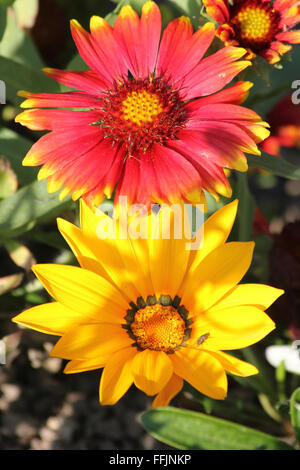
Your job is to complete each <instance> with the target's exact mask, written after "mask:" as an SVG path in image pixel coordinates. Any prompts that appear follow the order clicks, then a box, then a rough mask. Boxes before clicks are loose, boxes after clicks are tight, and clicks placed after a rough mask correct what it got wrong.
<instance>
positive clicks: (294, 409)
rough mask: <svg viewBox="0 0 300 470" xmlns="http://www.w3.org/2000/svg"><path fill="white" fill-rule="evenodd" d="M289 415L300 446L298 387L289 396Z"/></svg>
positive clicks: (299, 389)
mask: <svg viewBox="0 0 300 470" xmlns="http://www.w3.org/2000/svg"><path fill="white" fill-rule="evenodd" d="M290 413H291V419H292V425H293V428H294V431H295V436H296V439H297V441H298V443H299V444H300V387H299V388H297V389H296V390H295V391H294V393H293V394H292V396H291V402H290Z"/></svg>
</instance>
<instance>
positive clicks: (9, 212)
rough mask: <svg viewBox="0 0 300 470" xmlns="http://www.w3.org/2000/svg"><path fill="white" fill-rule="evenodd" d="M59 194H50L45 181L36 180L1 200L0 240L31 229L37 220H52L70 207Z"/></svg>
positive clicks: (68, 202) (69, 202)
mask: <svg viewBox="0 0 300 470" xmlns="http://www.w3.org/2000/svg"><path fill="white" fill-rule="evenodd" d="M71 204H72V202H71V201H70V200H69V199H67V200H66V201H65V202H61V201H60V200H59V198H58V196H57V194H56V193H55V194H49V193H48V192H47V185H46V182H45V181H35V182H34V183H31V184H30V185H28V186H24V187H23V188H21V189H20V190H19V191H17V192H16V193H15V194H13V195H12V196H10V197H9V198H7V199H4V200H3V201H1V202H0V242H1V241H2V240H5V239H7V238H10V237H15V236H17V235H20V234H21V233H24V232H26V231H28V230H30V229H31V228H32V227H33V226H34V225H35V224H36V223H37V222H41V221H45V220H51V219H53V218H55V217H56V216H58V215H59V214H60V213H61V212H62V210H63V209H66V208H68V207H70V205H71Z"/></svg>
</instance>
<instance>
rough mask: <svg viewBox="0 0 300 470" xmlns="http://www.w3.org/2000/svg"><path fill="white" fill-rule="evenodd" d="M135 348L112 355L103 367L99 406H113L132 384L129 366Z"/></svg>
mask: <svg viewBox="0 0 300 470" xmlns="http://www.w3.org/2000/svg"><path fill="white" fill-rule="evenodd" d="M136 354H137V350H136V348H132V347H130V348H125V349H121V350H120V351H118V352H116V353H115V354H113V356H112V357H111V358H110V360H109V361H108V362H107V364H106V365H105V367H104V369H103V372H102V376H101V382H100V389H99V399H100V403H101V405H114V404H115V403H117V401H119V400H120V398H121V397H122V396H123V395H124V394H125V393H126V392H127V390H128V389H129V387H130V386H131V385H132V383H133V375H132V372H131V364H132V360H133V358H134V356H135V355H136Z"/></svg>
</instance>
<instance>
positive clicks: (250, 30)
mask: <svg viewBox="0 0 300 470" xmlns="http://www.w3.org/2000/svg"><path fill="white" fill-rule="evenodd" d="M230 15H231V18H232V19H231V23H232V26H233V28H234V30H235V33H236V36H237V39H239V42H240V43H241V45H242V46H244V47H247V48H249V49H251V50H252V51H253V52H256V53H259V52H260V51H262V50H263V49H264V48H268V47H269V44H270V43H271V42H272V41H273V39H274V37H275V35H276V34H277V32H278V27H279V21H280V15H279V14H278V12H277V11H275V10H274V8H272V5H270V4H269V3H263V2H262V1H261V0H237V1H236V2H234V5H233V6H231V7H230Z"/></svg>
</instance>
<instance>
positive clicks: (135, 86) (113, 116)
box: [94, 77, 187, 154]
mask: <svg viewBox="0 0 300 470" xmlns="http://www.w3.org/2000/svg"><path fill="white" fill-rule="evenodd" d="M100 103H101V105H102V116H101V119H100V120H99V122H96V123H94V124H96V125H99V126H100V127H102V129H103V131H104V132H105V137H109V138H111V139H112V140H113V141H114V143H115V144H117V145H121V146H122V147H123V148H125V149H126V150H127V151H128V153H129V154H132V153H134V152H136V153H139V152H145V151H146V150H147V149H148V148H149V147H151V145H153V144H155V143H156V144H160V145H164V144H165V142H166V141H167V140H170V139H171V140H172V139H176V138H177V137H176V135H177V132H178V131H179V130H180V129H182V128H183V127H185V123H186V120H187V111H186V105H185V102H184V101H183V100H182V99H181V97H180V95H179V92H178V90H176V89H174V88H173V86H172V84H170V83H169V82H168V81H167V80H165V79H164V78H162V77H155V78H154V77H149V78H147V79H144V80H142V79H137V80H130V79H128V80H124V82H120V83H119V82H118V83H115V85H114V87H113V88H112V89H111V90H109V91H108V92H107V93H106V94H104V95H103V96H102V97H101V98H100Z"/></svg>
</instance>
